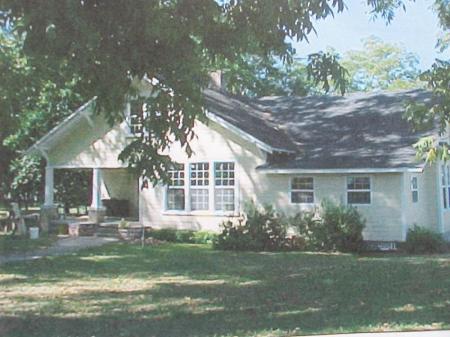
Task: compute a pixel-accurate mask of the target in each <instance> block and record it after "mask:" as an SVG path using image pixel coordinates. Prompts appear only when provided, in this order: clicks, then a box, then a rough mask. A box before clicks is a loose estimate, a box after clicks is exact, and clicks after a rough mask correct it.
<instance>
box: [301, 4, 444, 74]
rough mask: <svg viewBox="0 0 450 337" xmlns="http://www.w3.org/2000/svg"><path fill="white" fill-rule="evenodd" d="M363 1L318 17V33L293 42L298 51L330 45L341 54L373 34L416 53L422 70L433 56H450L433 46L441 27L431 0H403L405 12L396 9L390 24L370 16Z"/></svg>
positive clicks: (353, 48)
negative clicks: (410, 0) (333, 14)
mask: <svg viewBox="0 0 450 337" xmlns="http://www.w3.org/2000/svg"><path fill="white" fill-rule="evenodd" d="M366 2H367V1H362V0H347V1H346V4H347V9H345V10H344V12H342V13H335V17H334V18H332V17H328V18H326V19H325V20H320V21H318V22H317V23H316V24H315V27H316V30H317V36H316V35H315V34H314V33H311V35H309V37H308V39H309V44H308V43H307V42H305V41H303V42H300V43H294V47H295V48H296V51H297V54H298V55H299V56H306V55H308V54H310V53H313V52H317V51H320V50H325V49H326V48H327V47H328V46H330V47H333V48H334V49H336V51H337V52H338V53H339V54H341V55H342V54H344V53H345V52H346V51H348V50H355V49H362V42H361V40H362V39H364V38H367V37H369V36H371V35H374V36H377V37H380V38H381V39H382V40H383V41H385V42H389V43H394V44H397V45H399V46H401V47H404V48H405V49H406V50H407V51H411V52H414V53H416V54H417V55H418V56H419V59H420V65H419V66H420V68H421V69H422V70H425V69H428V68H429V67H430V66H431V64H432V63H433V62H434V60H435V58H441V59H446V58H450V52H445V53H444V54H439V53H438V52H437V51H436V49H435V45H436V40H437V36H438V33H439V31H440V30H439V24H438V19H437V15H436V13H434V12H433V10H432V9H431V5H432V3H433V1H432V0H416V1H415V2H406V12H404V11H403V10H402V9H399V10H398V11H397V12H396V15H395V18H394V20H393V21H392V22H391V23H390V24H389V25H386V23H385V21H384V20H383V19H382V18H379V19H377V20H375V21H374V20H373V19H371V17H370V15H369V13H368V12H369V7H368V6H367V5H366V4H365V3H366Z"/></svg>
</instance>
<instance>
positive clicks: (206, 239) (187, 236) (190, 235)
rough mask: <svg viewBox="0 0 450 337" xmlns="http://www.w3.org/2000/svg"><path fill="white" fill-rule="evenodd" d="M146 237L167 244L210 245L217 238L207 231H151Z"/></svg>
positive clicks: (164, 229)
mask: <svg viewBox="0 0 450 337" xmlns="http://www.w3.org/2000/svg"><path fill="white" fill-rule="evenodd" d="M148 236H150V237H152V238H154V239H157V240H161V241H167V242H177V243H199V244H202V243H212V242H213V241H214V239H215V237H216V236H217V234H214V233H212V232H208V231H193V230H190V229H173V228H163V229H153V230H151V231H150V232H149V234H148Z"/></svg>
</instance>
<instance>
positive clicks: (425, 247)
mask: <svg viewBox="0 0 450 337" xmlns="http://www.w3.org/2000/svg"><path fill="white" fill-rule="evenodd" d="M403 248H404V249H405V250H406V252H408V253H410V254H434V253H444V252H445V251H446V250H447V249H448V246H447V243H446V242H445V240H444V238H443V237H442V235H441V234H439V233H436V232H434V231H432V230H429V229H427V228H423V227H419V226H414V228H411V229H409V230H408V233H407V235H406V242H405V243H404V245H403Z"/></svg>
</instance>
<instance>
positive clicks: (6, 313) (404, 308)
mask: <svg viewBox="0 0 450 337" xmlns="http://www.w3.org/2000/svg"><path fill="white" fill-rule="evenodd" d="M449 261H450V257H449V256H432V257H401V256H383V257H375V258H373V257H360V258H358V257H354V256H351V255H334V254H328V255H327V254H306V253H234V252H220V251H213V250H211V249H209V248H208V247H206V246H187V245H167V246H161V247H156V248H153V247H146V248H145V249H144V250H141V249H140V248H138V247H136V246H126V245H121V244H116V245H110V246H106V247H103V248H97V249H92V250H90V251H86V252H84V253H82V254H79V255H73V256H66V257H58V258H49V259H45V260H41V261H34V262H27V263H19V264H14V265H13V264H10V265H6V266H2V271H0V295H2V296H3V298H4V299H5V300H3V301H2V300H0V314H1V315H0V332H1V331H2V329H3V331H8V333H7V334H8V335H11V336H22V335H28V336H61V335H63V336H88V335H89V336H92V335H95V336H111V335H120V336H138V335H148V336H213V335H217V336H227V335H242V336H248V335H257V334H258V333H264V332H265V333H269V332H270V333H271V334H272V335H277V334H279V335H286V334H288V333H293V332H295V333H297V334H298V333H319V332H324V333H325V332H332V331H333V332H348V331H368V330H379V329H381V330H383V329H385V330H399V329H411V328H424V327H427V328H445V327H449V326H450V264H449ZM2 296H0V298H1V297H2Z"/></svg>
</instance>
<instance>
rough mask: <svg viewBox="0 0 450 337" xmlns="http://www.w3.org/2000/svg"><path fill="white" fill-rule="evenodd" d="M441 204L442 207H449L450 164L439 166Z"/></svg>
mask: <svg viewBox="0 0 450 337" xmlns="http://www.w3.org/2000/svg"><path fill="white" fill-rule="evenodd" d="M441 185H442V186H441V188H442V204H443V207H444V209H450V166H449V165H448V164H446V165H442V166H441Z"/></svg>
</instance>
